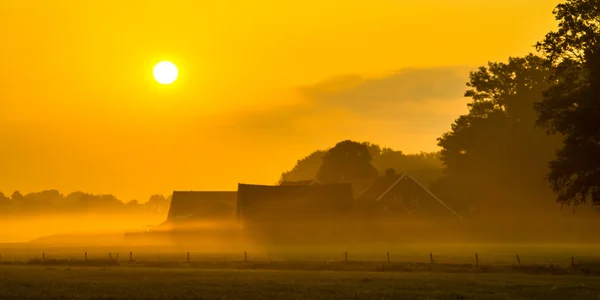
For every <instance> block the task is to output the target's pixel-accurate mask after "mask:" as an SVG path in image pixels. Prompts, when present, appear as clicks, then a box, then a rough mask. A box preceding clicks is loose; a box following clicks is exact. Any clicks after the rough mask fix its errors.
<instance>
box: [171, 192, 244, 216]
mask: <svg viewBox="0 0 600 300" xmlns="http://www.w3.org/2000/svg"><path fill="white" fill-rule="evenodd" d="M236 202H237V192H234V191H231V192H230V191H174V192H173V196H172V199H171V206H170V207H169V213H168V215H167V221H180V220H184V219H185V220H196V221H214V220H233V218H234V216H235V207H236Z"/></svg>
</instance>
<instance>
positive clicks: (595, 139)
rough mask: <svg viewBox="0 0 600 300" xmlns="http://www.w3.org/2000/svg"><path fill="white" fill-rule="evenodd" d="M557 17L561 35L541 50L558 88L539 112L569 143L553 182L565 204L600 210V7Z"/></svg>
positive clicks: (575, 4) (586, 5)
mask: <svg viewBox="0 0 600 300" xmlns="http://www.w3.org/2000/svg"><path fill="white" fill-rule="evenodd" d="M553 14H554V16H555V18H556V20H557V21H558V22H559V24H558V30H557V31H552V32H549V33H548V34H546V36H545V38H544V40H543V41H542V42H539V43H538V44H537V45H536V46H537V49H538V50H539V51H541V52H542V53H543V54H544V55H545V56H546V58H547V59H548V60H549V62H550V64H551V65H552V67H553V68H554V72H553V74H552V77H551V78H550V82H551V83H552V86H551V87H550V88H549V89H548V90H547V91H546V93H545V94H544V99H543V100H542V101H540V102H539V103H538V104H536V110H537V113H538V116H539V119H538V125H539V126H541V127H543V128H545V129H546V130H547V131H548V133H549V134H555V133H559V134H562V135H564V137H565V138H564V141H563V145H562V147H561V149H560V150H559V151H558V152H557V155H556V158H555V159H554V160H552V161H550V163H549V166H550V172H549V173H548V176H547V180H548V181H549V182H550V185H551V186H552V189H553V191H554V192H555V193H556V194H557V201H558V202H559V203H561V204H566V205H574V206H576V205H579V204H582V203H585V202H586V201H587V200H591V202H592V203H593V204H595V205H597V206H600V1H598V0H567V1H566V2H565V3H562V4H559V5H558V6H557V7H556V9H555V10H554V12H553Z"/></svg>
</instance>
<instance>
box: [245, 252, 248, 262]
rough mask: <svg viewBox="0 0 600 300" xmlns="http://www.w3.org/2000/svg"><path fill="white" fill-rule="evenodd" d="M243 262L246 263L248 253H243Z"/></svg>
mask: <svg viewBox="0 0 600 300" xmlns="http://www.w3.org/2000/svg"><path fill="white" fill-rule="evenodd" d="M244 261H245V262H247V261H248V253H246V251H244Z"/></svg>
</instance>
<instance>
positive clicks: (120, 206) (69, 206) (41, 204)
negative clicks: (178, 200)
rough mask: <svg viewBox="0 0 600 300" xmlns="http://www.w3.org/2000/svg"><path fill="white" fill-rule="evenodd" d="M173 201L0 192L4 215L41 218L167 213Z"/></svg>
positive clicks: (156, 197)
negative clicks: (50, 214) (84, 214)
mask: <svg viewBox="0 0 600 300" xmlns="http://www.w3.org/2000/svg"><path fill="white" fill-rule="evenodd" d="M169 204H170V199H169V198H165V197H164V196H163V195H152V196H151V197H150V199H149V200H148V201H147V202H145V203H139V202H138V201H137V200H134V201H130V202H128V203H125V202H123V201H121V200H119V199H117V198H116V197H115V196H113V195H110V194H109V195H93V194H88V193H84V192H73V193H70V194H68V195H66V196H64V195H63V194H61V193H60V192H59V191H57V190H46V191H41V192H37V193H28V194H25V195H23V194H21V193H20V192H19V191H15V192H14V193H13V194H12V196H11V197H10V198H9V197H6V196H5V195H4V194H2V193H0V214H13V215H31V214H34V215H39V214H45V213H100V212H101V213H105V212H111V213H122V212H136V213H164V212H166V211H167V210H168V208H169Z"/></svg>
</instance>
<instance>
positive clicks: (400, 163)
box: [279, 142, 443, 186]
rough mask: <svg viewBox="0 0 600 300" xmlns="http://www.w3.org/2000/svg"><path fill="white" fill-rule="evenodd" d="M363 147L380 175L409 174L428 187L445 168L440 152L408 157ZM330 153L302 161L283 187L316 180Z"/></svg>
mask: <svg viewBox="0 0 600 300" xmlns="http://www.w3.org/2000/svg"><path fill="white" fill-rule="evenodd" d="M361 144H363V145H365V147H367V149H368V150H369V154H370V155H371V157H372V160H371V164H372V165H373V167H375V169H377V171H378V173H384V172H385V170H387V169H389V168H392V169H395V170H396V172H398V173H409V174H410V175H411V176H412V177H414V178H416V179H417V180H419V181H420V182H422V183H423V184H425V185H427V186H429V185H431V183H433V182H434V181H436V180H437V179H438V178H439V177H440V176H441V175H442V169H443V166H442V162H441V160H440V155H439V153H419V154H404V153H402V151H397V150H393V149H391V148H387V147H384V148H382V147H380V146H379V145H377V144H373V143H369V142H363V143H361ZM326 153H327V151H324V150H317V151H315V152H313V153H311V154H310V155H309V156H307V157H305V158H302V159H300V160H298V162H297V163H296V165H295V166H294V168H292V169H291V170H290V171H287V172H284V173H283V174H282V175H281V179H280V180H279V184H281V183H283V181H284V180H285V181H304V180H315V178H316V176H317V173H318V172H319V169H320V168H321V165H322V164H323V157H324V156H325V154H326Z"/></svg>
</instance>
